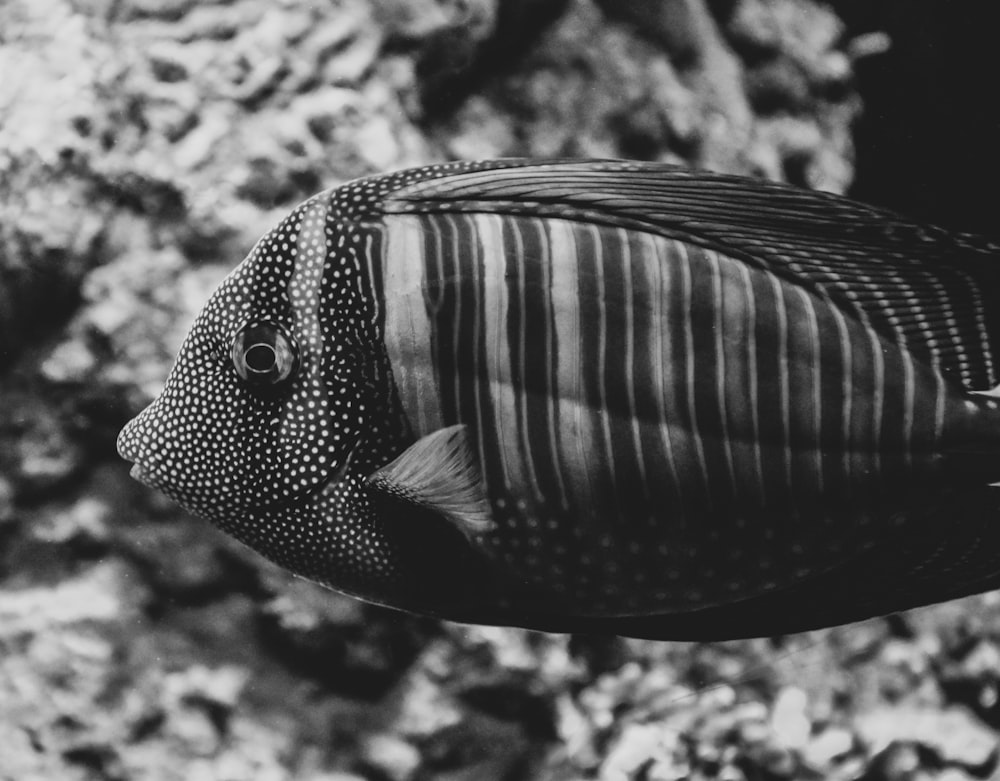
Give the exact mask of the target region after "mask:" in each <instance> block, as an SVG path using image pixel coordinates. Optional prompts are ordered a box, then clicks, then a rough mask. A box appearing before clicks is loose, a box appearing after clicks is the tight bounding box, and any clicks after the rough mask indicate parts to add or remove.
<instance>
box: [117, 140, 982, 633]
mask: <svg viewBox="0 0 1000 781" xmlns="http://www.w3.org/2000/svg"><path fill="white" fill-rule="evenodd" d="M998 250H1000V247H998V245H997V244H995V243H993V242H991V241H989V240H988V239H985V238H981V237H976V236H972V235H969V234H961V233H953V232H949V231H946V230H944V229H941V228H937V227H934V226H930V225H923V224H920V223H917V222H913V221H910V220H908V219H906V218H904V217H901V216H899V215H897V214H895V213H892V212H889V211H886V210H883V209H879V208H875V207H872V206H867V205H864V204H861V203H858V202H856V201H852V200H849V199H846V198H843V197H840V196H837V195H833V194H829V193H821V192H814V191H809V190H804V189H799V188H795V187H792V186H789V185H785V184H779V183H774V182H769V181H764V180H758V179H751V178H743V177H737V176H731V175H724V174H717V173H709V172H704V171H697V170H692V169H688V168H683V167H677V166H673V165H667V164H660V163H650V162H632V161H621V160H574V159H569V160H530V159H502V160H490V161H479V162H453V163H444V164H439V165H432V166H427V167H422V168H414V169H408V170H403V171H398V172H393V173H388V174H384V175H379V176H373V177H368V178H363V179H359V180H356V181H352V182H348V183H346V184H343V185H341V186H339V187H336V188H333V189H330V190H327V191H325V192H322V193H320V194H318V195H315V196H314V197H312V198H310V199H309V200H307V201H305V202H304V203H303V204H301V205H300V206H298V207H297V208H295V209H294V210H293V211H292V212H291V213H290V214H289V215H288V216H287V217H286V218H285V219H283V220H282V221H281V222H280V224H278V225H277V227H275V228H274V229H273V230H271V231H270V232H269V233H267V234H266V235H264V236H263V238H261V239H260V240H259V242H258V243H257V244H256V246H255V247H254V248H253V249H252V251H251V252H250V254H249V255H248V257H247V258H246V259H245V260H244V261H243V262H242V263H241V264H240V265H239V266H237V267H236V268H235V269H234V270H233V271H232V273H231V274H230V275H229V276H228V277H227V278H226V279H225V280H224V281H223V282H222V283H221V285H220V286H219V288H218V289H217V290H216V291H215V292H214V293H213V294H212V296H211V298H210V299H209V301H208V303H207V304H206V305H205V308H204V310H203V311H202V312H201V314H200V315H199V316H198V317H197V319H196V321H195V323H194V325H193V326H192V328H191V331H190V333H189V335H188V336H187V338H186V340H185V342H184V344H183V346H182V348H181V350H180V352H179V355H178V357H177V360H176V363H175V365H174V366H173V368H172V370H171V371H170V373H169V376H168V378H167V380H166V384H165V386H164V388H163V391H162V393H161V394H160V395H159V396H158V397H157V398H156V399H155V400H153V402H152V403H151V404H150V405H149V406H148V407H147V408H146V409H145V410H143V411H142V412H141V413H140V414H139V415H138V416H137V417H135V418H134V419H133V420H131V421H130V422H129V423H128V424H127V425H126V426H125V428H124V429H123V430H122V432H121V434H120V436H119V439H118V450H119V453H120V454H121V456H122V457H123V458H124V459H126V460H128V461H131V462H133V464H134V466H133V468H132V475H133V477H136V478H137V479H139V480H140V481H142V482H143V483H145V484H147V485H148V486H150V487H152V488H155V489H158V490H160V491H162V492H164V493H165V494H167V495H168V496H169V497H171V498H172V499H174V500H175V501H176V502H178V503H179V504H180V505H181V506H182V507H184V508H185V509H186V510H188V511H189V512H191V513H193V514H194V515H197V516H200V517H202V518H204V519H206V520H208V521H209V522H211V523H213V524H215V525H216V526H217V527H218V528H220V529H221V530H222V531H223V532H226V533H228V534H230V535H232V536H233V537H235V538H236V539H237V540H239V541H241V542H242V543H244V544H245V545H247V546H249V547H250V548H252V549H253V550H255V551H257V552H258V553H260V554H262V555H263V556H265V557H266V558H268V559H270V560H272V561H274V562H276V563H277V564H278V565H280V566H282V567H284V568H286V569H288V570H290V571H291V572H293V573H295V574H296V575H298V576H300V577H303V578H306V579H308V580H311V581H314V582H316V583H319V584H322V585H323V586H326V587H329V588H331V589H334V590H337V591H340V592H342V593H346V594H349V595H352V596H355V597H357V598H359V599H362V600H365V601H368V602H372V603H376V604H380V605H385V606H389V607H393V608H397V609H400V610H404V611H410V612H414V613H418V614H423V615H428V616H433V617H437V618H440V619H444V620H450V621H457V622H463V623H470V624H493V625H505V626H519V627H526V628H529V629H536V630H541V631H548V632H579V633H592V634H611V635H624V636H633V637H645V638H654V639H666V640H709V639H728V638H739V637H755V636H767V635H776V634H785V633H789V632H798V631H804V630H808V629H814V628H820V627H828V626H836V625H840V624H846V623H851V622H854V621H859V620H862V619H865V618H868V617H871V616H877V615H885V614H888V613H892V612H896V611H900V610H906V609H909V608H912V607H916V606H920V605H925V604H930V603H933V602H941V601H945V600H950V599H954V598H957V597H960V596H965V595H968V594H972V593H976V592H982V591H986V590H990V589H995V588H998V587H1000V492H998V491H997V488H996V486H995V485H994V484H996V483H998V482H1000V409H998V404H1000V392H998V388H997V385H998V381H1000V380H998V376H997V375H998V370H1000V365H998V361H1000V358H998V354H997V350H998V349H1000V305H998V304H997V301H998V298H997V294H998V290H1000V257H998Z"/></svg>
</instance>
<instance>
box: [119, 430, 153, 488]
mask: <svg viewBox="0 0 1000 781" xmlns="http://www.w3.org/2000/svg"><path fill="white" fill-rule="evenodd" d="M146 417H147V411H143V412H142V413H140V414H139V415H137V416H136V417H134V418H132V420H130V421H129V422H128V423H126V424H125V427H124V428H123V429H122V430H121V431H120V432H119V433H118V440H117V442H116V447H117V449H118V455H119V456H121V457H122V458H123V459H125V460H126V461H131V462H132V469H131V471H130V472H129V477H131V478H132V479H133V480H138V481H139V482H140V483H144V484H145V485H150V486H152V482H153V481H152V473H151V471H150V470H151V469H152V468H154V467H155V461H156V458H155V454H154V453H151V452H150V450H149V448H148V447H147V446H146V444H145V443H146V442H148V437H146V436H145V435H144V433H143V431H144V428H145V426H146V425H147V424H146V422H145V420H144V419H145V418H146Z"/></svg>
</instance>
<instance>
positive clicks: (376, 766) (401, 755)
mask: <svg viewBox="0 0 1000 781" xmlns="http://www.w3.org/2000/svg"><path fill="white" fill-rule="evenodd" d="M361 761H362V762H363V763H364V764H365V765H366V766H368V767H370V768H372V769H373V770H374V771H375V772H377V773H379V775H380V776H382V777H385V778H387V779H388V780H389V781H409V780H410V779H412V778H414V776H415V774H416V772H417V769H418V768H419V767H420V763H421V758H420V752H419V751H418V750H417V749H416V748H415V747H414V746H412V745H411V744H409V743H407V742H406V741H405V740H400V739H399V738H397V737H395V736H393V735H385V734H380V735H370V736H369V737H368V738H366V739H365V741H364V745H363V747H362V750H361Z"/></svg>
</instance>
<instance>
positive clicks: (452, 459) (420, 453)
mask: <svg viewBox="0 0 1000 781" xmlns="http://www.w3.org/2000/svg"><path fill="white" fill-rule="evenodd" d="M368 485H369V486H370V487H371V488H373V489H375V490H377V491H382V492H384V493H386V494H388V495H390V496H393V497H395V498H397V499H402V500H404V501H408V502H412V503H413V504H416V505H419V506H420V507H424V508H426V509H429V510H432V511H434V512H437V513H439V514H440V515H442V516H443V517H444V518H446V519H447V520H448V521H450V522H451V523H452V524H454V525H455V527H456V528H457V529H458V530H459V531H461V532H462V533H463V534H464V535H466V536H467V537H472V536H473V535H476V534H481V533H483V532H487V531H489V530H490V529H492V528H493V526H494V525H495V524H494V521H493V517H492V514H491V512H490V505H489V501H488V500H487V498H486V486H485V483H484V482H483V476H482V473H481V472H480V468H479V465H478V464H477V463H476V460H475V457H474V455H473V451H472V447H471V445H470V443H469V434H468V431H467V429H466V426H465V425H464V424H458V425H454V426H448V427H446V428H442V429H439V430H438V431H435V432H433V433H431V434H428V435H427V436H425V437H421V438H420V439H418V440H417V441H416V442H414V443H413V444H412V445H410V447H408V448H407V449H406V450H404V451H403V452H402V453H401V454H400V455H399V456H398V457H397V458H396V459H395V460H394V461H392V462H391V463H389V464H386V465H385V466H384V467H382V468H381V469H379V470H378V471H377V472H375V473H374V474H373V475H371V476H370V477H369V478H368Z"/></svg>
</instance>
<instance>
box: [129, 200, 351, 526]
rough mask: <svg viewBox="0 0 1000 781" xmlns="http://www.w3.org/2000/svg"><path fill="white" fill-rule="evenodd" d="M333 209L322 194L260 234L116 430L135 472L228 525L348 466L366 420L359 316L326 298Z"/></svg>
mask: <svg viewBox="0 0 1000 781" xmlns="http://www.w3.org/2000/svg"><path fill="white" fill-rule="evenodd" d="M328 211H329V210H328V208H327V206H325V205H324V201H323V200H322V199H321V197H320V196H317V197H316V198H314V199H313V200H312V201H307V202H306V203H305V204H303V205H302V206H300V207H299V208H298V209H296V210H295V211H294V212H292V214H290V215H289V216H288V217H287V218H286V219H285V220H284V221H283V222H282V223H281V224H280V225H279V226H278V227H276V228H275V229H274V230H273V231H271V232H270V233H269V234H267V235H265V236H264V237H263V238H262V239H261V240H260V241H259V242H258V244H257V245H256V247H255V248H254V249H253V251H252V252H251V253H250V255H249V256H248V257H247V258H246V259H245V260H244V261H243V262H242V263H241V264H240V265H239V266H238V267H237V268H236V269H234V271H233V272H232V273H231V274H230V275H229V276H228V277H227V278H226V279H225V280H224V281H223V282H222V283H221V285H220V286H219V288H218V289H217V290H216V291H215V292H214V294H213V295H212V296H211V298H210V299H209V301H208V303H207V304H206V306H205V307H204V309H203V310H202V312H201V313H200V314H199V315H198V317H197V319H196V321H195V323H194V325H193V327H192V328H191V331H190V332H189V334H188V335H187V338H186V339H185V341H184V343H183V345H182V347H181V350H180V353H179V354H178V356H177V359H176V362H175V364H174V366H173V368H172V370H171V371H170V373H169V375H168V378H167V380H166V384H165V387H164V388H163V391H162V393H161V394H160V395H159V397H157V398H156V399H155V400H154V401H153V402H152V403H151V404H150V405H149V406H148V407H147V408H146V409H145V410H143V411H142V412H141V413H140V414H139V415H138V416H137V417H136V418H135V419H133V420H132V421H131V422H129V423H128V424H127V425H126V426H125V428H124V429H123V430H122V432H121V434H120V435H119V438H118V450H119V453H120V454H121V455H122V456H123V457H124V458H125V459H127V460H130V461H133V462H134V463H135V467H134V468H133V473H132V474H133V476H134V477H136V478H138V479H139V480H141V481H142V482H144V483H146V484H148V485H149V486H151V487H154V488H156V489H159V490H161V491H162V492H163V493H165V494H167V495H168V496H170V497H171V498H173V499H174V500H176V501H177V502H178V503H180V504H181V505H182V506H184V507H185V508H186V509H188V510H189V511H191V512H193V513H194V514H196V515H199V516H201V517H204V518H206V519H208V520H211V521H213V522H215V523H216V524H217V525H219V526H221V527H223V528H224V529H226V530H229V531H232V530H233V529H234V527H235V526H238V525H239V524H240V523H244V522H245V520H244V519H245V518H246V517H248V516H249V515H250V514H251V513H256V514H259V513H261V512H266V510H267V508H285V509H287V507H288V506H289V505H293V504H295V503H296V502H300V501H305V500H306V497H308V496H309V495H310V494H312V493H315V492H316V491H317V489H319V488H320V487H322V486H323V485H325V484H327V483H328V482H329V481H330V480H331V479H333V477H334V476H335V475H336V474H337V473H338V471H340V470H343V469H344V467H345V465H346V464H347V463H348V461H349V460H350V454H351V451H352V448H353V447H354V445H355V444H356V443H357V440H358V435H359V432H360V431H361V430H362V428H361V427H362V423H363V416H364V403H363V400H362V397H361V385H362V383H359V382H358V380H357V372H356V370H357V368H358V366H359V365H360V363H362V362H363V360H364V358H363V355H362V354H361V352H360V351H359V349H358V347H357V344H356V341H352V338H351V335H350V334H351V332H352V329H351V327H350V325H351V323H353V322H355V320H357V318H346V319H345V316H344V315H343V312H344V311H345V307H344V306H339V307H338V306H332V307H330V306H324V305H323V302H324V301H329V300H331V299H337V297H338V296H337V295H336V290H334V289H333V288H331V285H335V284H336V277H337V276H339V274H338V273H337V266H338V263H339V262H340V261H338V260H337V257H336V253H337V243H338V238H337V234H336V232H335V231H334V230H333V229H332V228H331V225H330V224H329V222H328ZM340 287H343V286H340ZM339 298H340V300H339V301H338V304H344V303H347V304H349V303H350V301H349V300H346V301H345V296H344V295H343V294H340V295H339ZM348 299H349V297H348ZM338 311H339V312H340V315H337V314H336V313H337V312H338ZM345 323H346V325H345ZM237 536H239V535H237Z"/></svg>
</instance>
